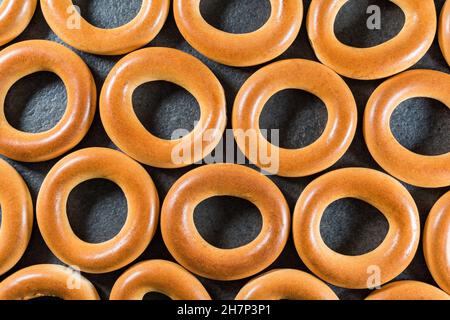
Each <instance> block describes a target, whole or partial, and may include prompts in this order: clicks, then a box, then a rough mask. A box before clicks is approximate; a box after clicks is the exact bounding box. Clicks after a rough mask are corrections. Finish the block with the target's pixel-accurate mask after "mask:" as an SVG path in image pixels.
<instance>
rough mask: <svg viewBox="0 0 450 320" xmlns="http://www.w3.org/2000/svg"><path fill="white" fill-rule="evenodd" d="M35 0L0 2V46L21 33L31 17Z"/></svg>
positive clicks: (4, 0) (5, 0) (34, 7)
mask: <svg viewBox="0 0 450 320" xmlns="http://www.w3.org/2000/svg"><path fill="white" fill-rule="evenodd" d="M36 4H37V0H3V1H2V3H1V4H0V46H3V45H4V44H6V43H8V42H10V41H11V40H13V39H15V38H16V37H17V36H18V35H19V34H21V33H22V32H23V31H24V30H25V28H26V27H27V26H28V24H29V23H30V21H31V18H33V15H34V11H35V10H36Z"/></svg>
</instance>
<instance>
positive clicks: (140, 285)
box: [110, 260, 211, 300]
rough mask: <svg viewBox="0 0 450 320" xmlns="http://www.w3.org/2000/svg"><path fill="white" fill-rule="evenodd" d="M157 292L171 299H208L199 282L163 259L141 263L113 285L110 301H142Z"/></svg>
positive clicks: (179, 267)
mask: <svg viewBox="0 0 450 320" xmlns="http://www.w3.org/2000/svg"><path fill="white" fill-rule="evenodd" d="M149 292H159V293H162V294H165V295H167V296H169V297H170V298H171V299H172V300H211V297H210V296H209V294H208V292H206V290H205V288H204V287H203V285H202V283H201V282H200V281H199V280H198V279H197V278H196V277H194V276H193V275H192V274H190V273H189V272H188V271H186V270H185V269H184V268H183V267H181V266H179V265H178V264H176V263H173V262H170V261H165V260H149V261H144V262H140V263H138V264H136V265H134V266H132V267H131V268H129V269H128V270H127V271H125V272H124V273H123V274H122V275H121V276H120V277H119V279H117V281H116V283H115V284H114V286H113V288H112V291H111V296H110V300H142V299H143V298H144V296H145V295H146V294H147V293H149Z"/></svg>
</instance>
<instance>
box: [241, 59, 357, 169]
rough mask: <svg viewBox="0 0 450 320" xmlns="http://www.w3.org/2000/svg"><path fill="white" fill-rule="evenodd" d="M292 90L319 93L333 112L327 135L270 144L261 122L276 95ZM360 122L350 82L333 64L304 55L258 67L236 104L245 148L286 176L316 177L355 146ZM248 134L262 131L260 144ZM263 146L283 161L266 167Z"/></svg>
mask: <svg viewBox="0 0 450 320" xmlns="http://www.w3.org/2000/svg"><path fill="white" fill-rule="evenodd" d="M290 88H295V89H300V90H305V91H308V92H311V93H312V94H314V95H316V96H318V97H319V98H321V99H322V101H323V102H324V103H325V106H326V107H327V110H328V123H327V126H326V128H325V130H324V132H323V133H322V135H321V137H320V138H319V139H318V140H317V141H315V142H314V143H312V144H311V145H309V146H307V147H304V148H301V149H295V150H292V149H285V148H279V147H277V146H275V145H273V144H271V143H269V142H268V141H267V139H266V138H265V137H264V136H263V135H262V134H261V129H260V126H259V119H260V116H261V113H262V110H263V108H264V105H265V104H266V103H267V101H268V100H269V99H270V97H271V96H273V95H274V94H276V93H277V92H279V91H281V90H284V89H290ZM300 107H301V106H300ZM357 121H358V112H357V109H356V102H355V99H354V98H353V94H352V92H351V91H350V89H349V87H348V86H347V84H346V83H345V82H344V80H342V78H341V77H339V76H338V75H337V74H336V73H335V72H334V71H333V70H331V69H330V68H328V67H326V66H324V65H321V64H319V63H317V62H313V61H308V60H302V59H293V60H284V61H279V62H275V63H273V64H271V65H268V66H266V67H264V68H262V69H260V70H259V71H257V72H256V73H255V74H253V75H252V76H251V77H250V78H249V79H248V80H247V81H246V82H245V84H244V85H243V86H242V88H241V89H240V91H239V93H238V95H237V97H236V101H235V103H234V108H233V132H234V136H235V138H236V142H237V144H238V146H239V149H240V150H241V151H242V152H243V153H244V154H245V155H246V157H247V158H248V159H249V160H250V161H251V162H253V163H255V164H256V165H257V166H258V167H260V168H264V170H266V171H269V172H271V173H273V174H277V175H280V176H284V177H302V176H307V175H311V174H314V173H317V172H320V171H322V170H325V169H327V168H328V167H330V166H332V165H333V164H334V163H336V162H337V161H338V160H339V159H340V158H341V157H342V156H343V155H344V153H345V152H346V151H347V149H348V147H349V146H350V144H351V142H352V140H353V137H354V135H355V131H356V124H357ZM247 132H248V133H253V132H256V134H257V135H258V138H257V139H258V144H257V148H255V147H254V146H253V145H251V144H249V143H247V139H246V135H245V133H247ZM242 133H244V134H242ZM252 150H254V151H252ZM261 150H267V154H279V157H278V158H277V159H276V160H277V161H278V160H279V163H278V164H279V165H278V166H273V164H270V166H267V165H265V164H264V163H265V162H267V161H266V160H264V158H261V157H263V156H264V154H262V152H261Z"/></svg>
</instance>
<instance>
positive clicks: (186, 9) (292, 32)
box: [173, 0, 303, 67]
mask: <svg viewBox="0 0 450 320" xmlns="http://www.w3.org/2000/svg"><path fill="white" fill-rule="evenodd" d="M270 4H271V7H272V11H271V15H270V17H269V20H268V21H267V22H266V23H265V24H264V25H263V26H262V27H261V28H259V29H258V30H256V31H254V32H249V33H245V34H233V33H228V32H224V31H222V30H219V29H217V28H215V27H213V26H211V25H210V24H209V23H208V22H206V20H205V19H204V18H203V17H202V14H201V12H200V0H191V1H185V0H175V1H174V2H173V10H174V16H175V22H176V24H177V26H178V29H179V30H180V32H181V34H182V35H183V37H184V38H185V39H186V41H187V42H189V44H190V45H191V46H192V47H194V48H195V49H196V50H198V51H199V52H200V53H201V54H203V55H205V56H206V57H208V58H210V59H211V60H214V61H217V62H219V63H222V64H225V65H229V66H234V67H249V66H254V65H258V64H261V63H264V62H267V61H269V60H272V59H275V58H276V57H278V56H279V55H281V54H282V53H283V52H285V51H286V50H287V49H288V48H289V47H290V46H291V44H292V43H293V42H294V40H295V38H296V37H297V35H298V33H299V31H300V27H301V25H302V20H303V1H299V0H270Z"/></svg>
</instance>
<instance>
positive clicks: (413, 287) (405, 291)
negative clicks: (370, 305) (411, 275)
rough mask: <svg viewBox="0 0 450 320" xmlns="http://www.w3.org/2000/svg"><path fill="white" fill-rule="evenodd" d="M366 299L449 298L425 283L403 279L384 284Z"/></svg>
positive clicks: (449, 298) (449, 297)
mask: <svg viewBox="0 0 450 320" xmlns="http://www.w3.org/2000/svg"><path fill="white" fill-rule="evenodd" d="M366 300H450V296H449V295H448V294H446V293H445V292H444V291H442V290H439V289H438V288H436V287H433V286H432V285H429V284H427V283H424V282H419V281H409V280H404V281H396V282H392V283H390V284H387V285H385V286H384V287H383V288H381V289H379V290H376V291H374V293H372V294H370V295H369V296H368V297H367V298H366Z"/></svg>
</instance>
